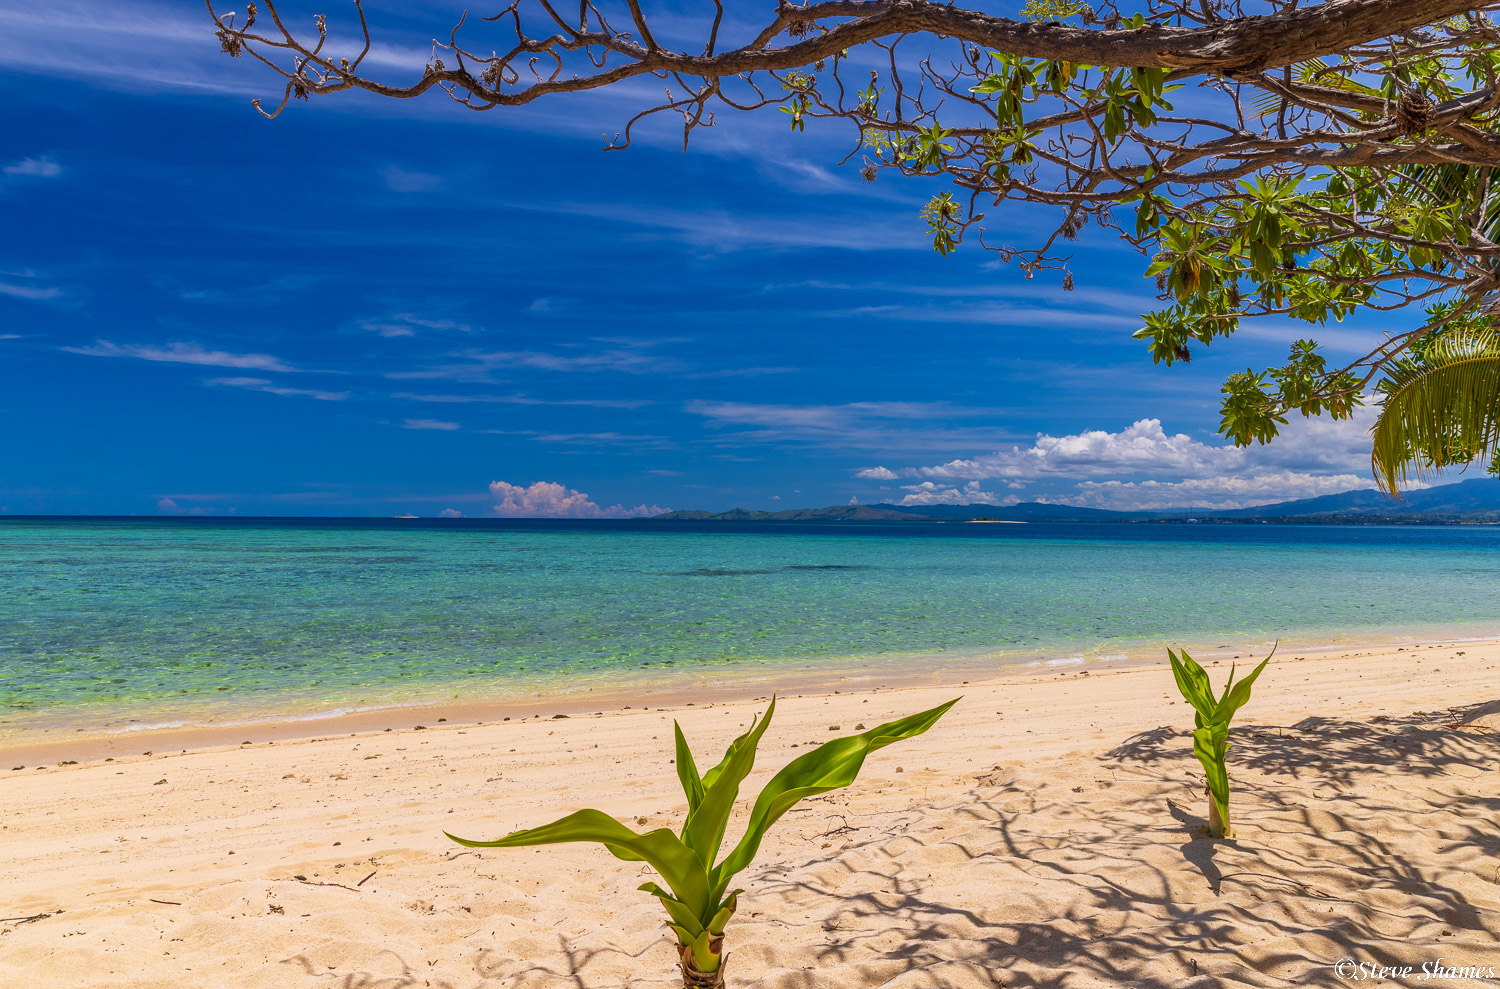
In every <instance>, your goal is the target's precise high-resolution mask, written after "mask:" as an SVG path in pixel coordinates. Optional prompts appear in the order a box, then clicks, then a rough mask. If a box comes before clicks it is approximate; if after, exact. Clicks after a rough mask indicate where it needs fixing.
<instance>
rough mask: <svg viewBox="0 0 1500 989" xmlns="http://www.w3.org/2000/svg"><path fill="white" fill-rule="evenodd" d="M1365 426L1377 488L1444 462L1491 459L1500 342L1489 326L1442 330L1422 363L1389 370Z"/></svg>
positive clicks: (1499, 432) (1497, 431) (1497, 435)
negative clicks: (1381, 397)
mask: <svg viewBox="0 0 1500 989" xmlns="http://www.w3.org/2000/svg"><path fill="white" fill-rule="evenodd" d="M1385 390H1386V396H1385V402H1384V405H1383V407H1382V408H1381V410H1380V416H1379V418H1377V419H1376V421H1375V425H1374V427H1373V428H1372V429H1371V450H1370V465H1371V468H1372V469H1373V470H1374V473H1375V480H1376V483H1377V484H1379V485H1380V487H1381V488H1382V489H1383V490H1385V491H1386V492H1387V493H1389V494H1392V495H1396V496H1397V497H1399V494H1400V485H1401V484H1402V483H1404V482H1406V481H1408V480H1410V479H1413V478H1415V479H1423V478H1426V477H1429V476H1431V474H1432V473H1433V472H1434V471H1436V470H1437V469H1439V468H1441V467H1444V466H1446V465H1449V464H1467V463H1468V462H1469V461H1471V460H1473V459H1474V458H1476V457H1484V458H1489V457H1491V456H1492V455H1493V454H1494V453H1495V451H1496V446H1497V439H1500V415H1497V413H1500V340H1497V339H1496V336H1495V334H1494V332H1493V331H1491V330H1488V329H1469V328H1464V329H1460V330H1452V331H1448V332H1444V333H1441V334H1440V335H1439V336H1438V338H1437V339H1436V340H1434V341H1433V342H1432V344H1431V345H1430V346H1429V347H1428V348H1427V350H1426V352H1425V354H1424V355H1423V359H1422V360H1421V361H1420V362H1418V361H1406V362H1403V363H1402V364H1400V365H1397V366H1395V367H1393V368H1392V369H1391V371H1390V373H1389V376H1388V380H1387V382H1386V384H1385Z"/></svg>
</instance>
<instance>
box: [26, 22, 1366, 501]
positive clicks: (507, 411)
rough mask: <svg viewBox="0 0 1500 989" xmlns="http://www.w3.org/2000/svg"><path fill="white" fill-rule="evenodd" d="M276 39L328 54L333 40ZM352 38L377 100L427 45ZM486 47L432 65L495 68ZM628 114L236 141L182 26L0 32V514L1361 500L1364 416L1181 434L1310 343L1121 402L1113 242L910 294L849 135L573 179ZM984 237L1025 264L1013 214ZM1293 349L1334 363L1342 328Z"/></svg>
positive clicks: (476, 42) (1139, 371)
mask: <svg viewBox="0 0 1500 989" xmlns="http://www.w3.org/2000/svg"><path fill="white" fill-rule="evenodd" d="M304 8H305V10H304ZM325 8H326V10H325ZM286 9H287V12H288V15H289V17H290V19H291V20H292V22H293V23H297V24H301V25H302V26H303V27H307V26H308V25H310V21H311V14H312V13H314V12H326V13H327V14H328V15H329V24H330V31H331V34H332V36H333V44H335V45H338V44H340V43H342V42H345V41H347V40H349V39H350V38H351V37H352V35H351V34H350V31H351V30H352V29H353V25H354V20H353V9H352V7H350V6H344V5H341V4H328V5H322V6H318V7H317V10H316V11H314V10H313V8H312V7H310V6H308V5H306V4H297V3H289V4H287V5H286ZM367 9H368V10H369V11H370V16H371V21H372V23H373V24H374V25H375V27H376V42H377V44H376V48H375V50H374V53H373V55H372V60H371V62H370V63H368V64H369V65H370V67H371V68H370V71H371V73H372V74H375V75H379V76H381V77H383V78H388V79H391V80H409V79H413V78H415V77H416V76H417V75H418V74H419V73H420V69H421V65H422V64H423V62H424V60H425V59H426V58H427V57H429V55H430V53H431V48H430V42H429V41H427V40H426V39H430V38H432V37H434V36H437V35H443V36H446V35H447V33H448V31H449V29H450V28H451V26H452V24H453V22H454V21H455V20H456V17H457V15H458V14H460V13H461V12H462V11H461V7H460V6H459V5H457V4H449V3H440V2H437V0H424V2H406V3H394V2H385V3H380V2H377V3H372V4H367ZM299 18H300V20H299ZM667 23H668V27H667V28H665V29H664V30H673V29H677V30H682V31H685V32H686V31H691V30H692V27H691V25H690V24H688V23H687V22H682V23H680V24H679V23H678V22H676V21H670V20H669V21H668V22H667ZM488 30H492V29H490V28H487V27H485V26H483V25H481V26H479V27H476V28H473V29H466V35H465V37H467V38H468V39H469V41H470V44H471V45H473V46H474V47H476V48H488V47H498V46H500V45H501V44H503V38H501V37H499V36H498V35H496V36H495V37H494V40H493V41H490V42H489V43H488V44H486V41H487V39H486V37H485V35H486V31H488ZM659 33H660V32H659ZM424 45H425V47H424ZM644 85H646V84H644V83H643V84H641V85H640V86H635V87H633V88H626V89H622V90H620V91H608V92H604V93H597V94H589V95H584V96H563V97H556V98H551V99H547V100H544V101H541V102H539V103H537V104H532V105H531V106H528V107H525V108H521V109H515V110H507V109H497V110H493V111H490V112H487V113H483V114H479V113H473V112H471V111H466V110H463V109H462V108H460V107H457V106H455V105H453V104H452V103H451V102H449V101H448V100H447V99H446V97H443V96H441V95H440V94H437V95H435V94H429V96H428V97H427V98H424V99H420V100H412V101H392V100H382V99H378V98H375V97H367V96H363V95H358V94H344V95H342V96H335V97H332V98H324V99H317V100H313V101H310V102H307V103H296V104H295V105H293V106H291V107H290V108H289V109H288V110H287V111H286V112H285V113H283V114H282V115H281V116H280V117H278V118H277V119H275V120H267V119H264V118H263V117H261V116H260V115H259V114H257V113H256V112H255V110H254V109H252V107H251V106H250V103H249V101H250V100H251V99H253V98H262V99H265V100H267V101H268V103H269V104H270V105H274V104H275V102H276V101H277V100H278V99H279V96H280V87H279V86H278V85H277V84H276V80H275V79H274V78H273V77H272V76H271V75H270V73H269V72H268V71H267V70H265V69H263V68H262V67H259V66H257V65H256V64H255V63H253V62H252V61H250V60H249V59H244V58H242V59H239V60H232V59H230V58H228V57H227V56H225V55H223V54H222V53H220V51H219V45H218V42H217V41H216V40H215V39H214V37H213V31H212V26H211V24H210V22H209V20H208V16H207V14H206V12H205V11H204V10H203V8H202V7H201V6H199V5H197V4H195V3H190V2H163V0H135V2H133V3H131V4H129V5H125V6H124V7H121V6H120V5H100V4H97V3H94V2H89V0H49V2H48V3H46V4H8V5H6V4H0V87H3V88H4V90H5V92H6V95H7V98H6V100H5V101H4V102H3V103H0V133H3V134H4V135H5V136H4V139H3V140H0V232H3V237H0V415H3V416H4V418H5V420H6V423H7V428H6V429H5V430H4V433H3V439H0V514H4V513H10V514H122V515H130V514H142V515H155V514H168V515H170V514H238V515H376V516H379V515H396V514H407V513H409V514H415V515H421V516H432V515H440V514H442V515H463V516H467V517H475V516H493V515H538V516H548V515H559V516H569V517H613V516H622V515H630V514H640V513H651V512H656V511H659V510H666V509H669V508H670V509H688V508H705V509H710V510H723V509H728V508H731V507H736V506H738V507H745V508H755V509H767V510H777V509H781V508H794V507H809V506H822V505H830V504H846V503H849V502H851V501H857V502H858V503H861V504H872V503H881V502H890V503H897V504H906V505H921V504H931V503H943V504H961V503H983V504H995V505H1004V504H1013V503H1015V502H1017V501H1035V500H1044V501H1052V502H1065V503H1069V504H1077V505H1088V506H1094V507H1104V508H1122V509H1133V508H1161V507H1168V506H1181V505H1199V506H1214V507H1239V506H1246V505H1254V504H1263V503H1268V502H1274V501H1282V500H1287V499H1290V498H1298V497H1309V496H1314V495H1321V494H1328V493H1333V492H1336V491H1344V490H1349V489H1352V488H1361V487H1371V486H1373V485H1372V482H1371V481H1370V475H1369V446H1368V439H1367V435H1368V428H1369V424H1370V419H1371V417H1370V415H1369V413H1368V411H1366V412H1362V413H1361V414H1359V415H1357V416H1356V417H1355V419H1354V420H1352V421H1349V422H1344V423H1335V422H1330V421H1324V420H1311V421H1306V422H1304V421H1301V420H1298V421H1296V422H1293V423H1292V424H1291V426H1290V427H1289V428H1288V430H1287V432H1286V434H1285V435H1284V436H1283V438H1281V439H1280V440H1278V441H1277V442H1276V443H1274V444H1272V445H1271V446H1269V447H1264V448H1251V449H1248V450H1235V449H1233V448H1232V447H1230V446H1228V445H1226V443H1225V442H1224V441H1223V440H1222V439H1221V438H1220V437H1218V436H1217V434H1216V427H1217V423H1218V400H1219V387H1220V384H1221V383H1222V381H1223V378H1224V377H1225V375H1227V374H1229V373H1232V372H1234V371H1237V370H1243V369H1244V368H1246V367H1256V368H1259V367H1262V366H1264V365H1266V364H1269V363H1274V362H1278V361H1279V360H1281V359H1282V358H1283V357H1284V355H1285V352H1286V348H1287V345H1288V344H1289V343H1290V342H1291V341H1292V340H1293V339H1295V338H1297V337H1298V336H1302V335H1306V334H1307V332H1308V330H1307V328H1305V327H1302V326H1300V325H1297V324H1293V323H1290V322H1271V323H1264V324H1260V325H1255V326H1247V327H1246V328H1245V329H1242V330H1241V332H1240V333H1239V334H1238V335H1237V336H1236V337H1234V338H1233V339H1232V340H1230V341H1229V342H1227V343H1226V344H1223V345H1218V346H1216V347H1215V348H1213V349H1212V350H1210V351H1204V352H1200V353H1198V354H1197V355H1195V359H1194V360H1193V362H1192V363H1190V364H1186V365H1176V366H1174V367H1171V368H1167V367H1156V366H1153V365H1152V364H1151V362H1150V359H1149V357H1148V356H1147V353H1146V349H1145V346H1144V344H1143V343H1141V342H1140V341H1136V340H1134V339H1132V337H1131V333H1132V331H1133V330H1135V329H1136V328H1137V327H1138V326H1139V325H1140V322H1139V314H1140V313H1141V312H1144V311H1148V310H1150V309H1152V308H1155V307H1156V306H1157V302H1156V300H1155V298H1154V293H1155V288H1154V285H1153V284H1152V283H1151V282H1150V281H1148V280H1147V279H1145V278H1144V277H1142V271H1143V269H1144V262H1143V261H1142V260H1141V259H1140V258H1139V257H1138V256H1136V255H1135V254H1133V253H1132V252H1131V251H1130V250H1129V249H1128V248H1127V247H1126V246H1125V245H1123V244H1122V243H1121V242H1120V241H1119V240H1118V239H1117V237H1116V236H1115V235H1113V234H1111V233H1110V232H1108V231H1101V230H1095V229H1091V230H1089V231H1087V232H1085V233H1084V234H1083V236H1082V237H1081V238H1080V240H1079V242H1078V243H1077V245H1076V252H1075V253H1074V255H1073V261H1072V269H1073V272H1074V277H1075V280H1076V286H1077V287H1076V289H1075V290H1074V291H1072V292H1065V291H1063V290H1062V288H1061V286H1060V285H1059V284H1058V282H1057V280H1056V279H1055V278H1053V277H1050V276H1048V275H1046V274H1039V275H1037V277H1036V278H1034V279H1031V280H1028V279H1026V278H1025V277H1024V276H1023V274H1022V273H1021V272H1020V271H1018V270H1017V269H1016V268H1015V267H1013V266H1006V265H1005V264H1003V263H1001V262H1000V261H999V259H998V258H997V257H996V256H995V255H994V254H992V253H989V252H986V251H983V250H981V249H978V248H977V247H970V246H967V245H966V246H965V247H964V248H962V249H961V250H959V251H958V252H957V253H956V254H954V255H952V256H949V257H947V258H944V257H940V256H939V255H937V254H936V253H935V252H934V251H933V250H932V247H931V244H930V241H928V240H927V239H926V237H925V236H924V225H923V224H922V222H921V220H920V218H919V216H918V210H919V209H920V207H921V205H922V204H923V203H924V202H925V201H926V199H927V198H928V196H930V195H931V194H932V192H933V191H934V189H935V188H936V187H933V186H926V185H923V184H922V183H919V182H903V181H902V180H901V179H899V178H897V177H895V176H893V175H889V174H885V175H882V176H881V177H880V178H879V180H878V181H876V182H874V183H865V182H864V181H862V180H861V178H860V176H859V175H858V172H857V168H858V160H857V158H856V160H855V161H854V163H853V164H850V165H846V166H843V167H839V165H838V161H839V159H840V158H841V157H842V156H843V155H844V154H845V153H847V151H848V150H849V147H848V136H849V135H847V134H845V133H842V132H839V131H835V130H833V129H829V128H824V129H822V130H820V129H819V128H818V126H817V125H816V124H814V125H812V126H809V128H808V130H807V132H806V133H803V134H794V133H791V132H789V130H788V129H787V126H786V117H785V115H783V114H778V113H774V112H773V113H766V114H733V113H729V112H727V111H722V110H721V111H720V113H719V115H718V125H717V126H716V127H715V128H713V129H712V130H706V131H700V132H699V133H698V135H697V136H695V138H694V140H693V143H692V145H691V146H690V147H689V148H688V150H687V151H686V152H685V153H684V151H683V149H682V146H681V134H680V131H674V130H673V129H672V128H671V127H669V126H661V127H657V128H649V127H648V128H647V129H646V130H644V131H642V132H641V133H640V135H638V137H639V139H638V141H637V143H636V144H635V146H634V147H633V148H631V149H630V150H628V151H624V152H611V153H604V152H603V151H602V141H601V135H602V134H604V133H614V132H615V131H617V130H619V129H620V128H621V127H622V126H623V123H624V121H625V120H626V119H628V117H629V116H630V115H631V114H632V113H633V112H634V111H635V110H637V109H640V108H641V107H643V106H644V105H646V103H647V102H648V101H649V100H650V99H651V98H652V96H653V95H654V94H653V93H652V92H651V91H649V89H643V88H641V86H644ZM1007 209H1008V207H1007ZM986 226H987V228H988V230H989V234H988V236H990V237H993V238H996V239H1001V238H1004V239H1008V240H1010V241H1011V242H1014V243H1018V244H1024V243H1029V241H1028V237H1030V236H1035V235H1040V234H1043V233H1044V232H1045V231H1044V228H1043V219H1042V218H1040V217H1039V216H1038V215H1037V214H1035V213H1028V212H1026V211H1025V210H1024V209H1017V210H1014V211H1010V212H1006V213H1004V214H1003V215H1001V214H999V213H997V214H994V215H993V216H992V217H991V218H989V219H987V221H986ZM1049 229H1050V228H1049ZM1384 325H1385V326H1387V327H1389V326H1390V325H1392V324H1391V323H1390V322H1389V321H1387V322H1386V323H1385V324H1384ZM1314 335H1316V336H1317V338H1318V339H1320V340H1322V341H1323V342H1324V344H1325V346H1326V347H1327V350H1328V353H1329V355H1330V357H1331V358H1332V359H1335V360H1337V359H1350V358H1352V357H1355V356H1358V354H1360V353H1363V352H1364V351H1365V350H1367V349H1368V347H1369V345H1370V344H1371V343H1372V342H1374V341H1376V340H1378V339H1379V337H1380V327H1379V326H1377V325H1375V324H1374V323H1372V322H1370V321H1369V319H1368V317H1360V318H1355V319H1351V320H1350V321H1349V322H1347V323H1345V324H1342V325H1338V326H1334V327H1330V328H1327V329H1322V330H1317V331H1316V332H1315V334H1314Z"/></svg>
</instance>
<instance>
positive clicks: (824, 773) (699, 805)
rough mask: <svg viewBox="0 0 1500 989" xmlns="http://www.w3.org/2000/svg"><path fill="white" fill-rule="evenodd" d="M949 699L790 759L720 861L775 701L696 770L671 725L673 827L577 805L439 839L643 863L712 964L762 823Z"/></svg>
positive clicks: (685, 944) (688, 943) (912, 730)
mask: <svg viewBox="0 0 1500 989" xmlns="http://www.w3.org/2000/svg"><path fill="white" fill-rule="evenodd" d="M956 703H958V700H957V699H954V700H951V701H949V702H948V703H946V704H942V705H939V706H938V707H935V708H932V709H931V710H929V711H923V712H921V713H920V714H914V715H912V716H910V717H907V718H901V719H899V720H897V721H891V722H888V723H886V724H883V725H878V726H876V727H874V728H871V729H870V730H869V731H866V732H863V733H861V734H858V735H850V736H847V737H844V738H836V739H834V740H833V741H830V742H825V743H823V744H822V745H820V746H818V747H817V748H815V749H813V750H812V751H810V752H807V753H805V754H803V755H801V756H799V757H797V758H796V759H793V760H792V761H791V762H789V763H787V765H786V766H785V767H783V768H782V770H781V771H780V772H778V773H777V774H776V775H775V776H773V777H772V778H771V780H770V782H769V783H767V784H766V786H765V788H764V789H762V790H761V792H760V795H759V796H758V797H757V798H756V800H755V804H754V806H753V807H752V808H751V811H750V819H749V821H748V823H747V824H746V826H745V833H744V835H743V836H742V837H741V838H740V840H739V842H738V843H737V844H736V845H735V846H734V848H733V849H732V850H730V852H729V854H728V855H725V856H724V857H723V858H722V859H719V852H720V850H721V847H722V845H723V843H724V833H725V830H726V829H727V827H728V824H729V817H730V814H731V812H732V811H733V810H734V805H735V802H736V801H737V800H738V799H739V792H740V784H741V783H742V782H744V780H745V777H746V776H748V775H749V774H750V770H751V769H752V768H753V767H754V765H755V752H756V747H757V745H759V743H760V739H761V736H762V735H764V734H765V731H766V729H767V728H768V727H770V724H771V716H772V715H773V714H774V713H775V712H776V702H775V700H774V699H773V700H772V701H771V706H770V707H769V708H767V710H766V714H765V717H764V718H761V719H759V720H758V721H752V722H751V725H750V728H749V729H748V730H747V731H746V732H745V733H744V734H743V735H741V736H739V737H738V738H736V739H735V740H734V741H733V742H731V743H730V745H729V748H728V750H727V751H726V752H725V753H724V758H723V759H721V760H719V762H718V764H717V765H715V766H714V767H713V768H712V769H710V770H708V772H706V773H702V774H700V773H699V772H698V767H697V764H696V763H695V762H694V760H693V754H692V751H691V750H690V749H689V748H688V744H687V740H686V738H684V737H683V734H682V728H681V727H680V726H678V725H676V724H675V723H674V725H673V728H674V731H675V738H676V746H677V752H676V765H677V778H678V780H679V782H681V784H682V790H683V793H684V794H686V796H687V802H688V813H687V819H686V821H684V823H683V826H682V830H681V832H680V833H677V834H674V833H672V831H670V830H669V829H666V828H658V829H657V830H655V831H649V832H647V833H645V834H639V833H637V832H635V831H633V830H631V829H630V828H628V827H626V826H625V825H623V824H621V823H620V822H619V821H617V820H615V819H614V818H613V817H610V816H609V815H608V814H605V813H604V812H602V811H598V810H580V811H577V812H575V813H573V814H569V815H568V816H567V817H564V818H562V819H561V820H559V821H556V822H554V823H552V824H547V825H543V826H542V827H538V828H530V829H527V830H524V831H516V832H513V833H512V834H508V835H506V836H505V837H503V838H497V839H495V840H494V841H472V840H469V839H466V838H459V837H456V836H454V835H451V834H449V835H448V837H449V838H451V839H453V840H454V841H456V842H458V843H459V844H460V845H467V846H469V847H471V848H519V847H524V846H529V845H551V844H558V843H561V842H572V841H589V842H597V843H599V844H601V845H603V846H604V847H605V848H606V849H608V850H609V852H610V853H611V854H612V855H614V856H615V857H616V858H619V859H623V860H625V861H627V862H645V863H647V864H648V865H650V866H651V867H652V868H653V869H655V870H656V872H657V874H658V875H659V876H661V878H662V879H663V880H664V881H665V882H666V884H667V885H666V888H665V889H664V888H662V887H661V886H659V885H658V884H656V883H654V882H648V883H645V884H643V885H642V886H641V887H640V888H641V889H642V890H644V891H645V892H648V893H650V894H651V895H653V896H655V897H656V898H657V899H658V900H659V901H660V902H661V904H662V906H663V907H665V908H666V911H667V915H668V918H669V921H668V926H669V927H671V929H672V931H673V932H674V933H675V934H676V935H677V939H678V943H679V944H680V945H681V946H682V948H683V949H685V951H687V952H691V956H692V958H693V961H694V963H695V964H696V966H697V968H698V969H699V970H700V971H703V972H715V971H718V968H719V965H720V963H721V961H722V957H723V956H722V949H721V945H722V939H723V936H724V926H725V925H726V924H727V923H728V922H729V919H730V917H732V916H733V915H734V912H735V908H736V906H737V905H738V902H739V894H740V893H741V892H743V891H742V890H739V889H734V890H731V889H730V888H729V884H730V882H731V881H732V880H733V879H734V877H735V876H736V875H737V874H738V873H740V872H742V871H743V870H744V869H745V868H746V867H747V866H748V865H749V864H750V863H751V861H752V860H753V859H754V858H755V853H756V852H757V851H758V850H759V849H760V844H761V841H762V839H763V838H764V837H765V834H766V832H767V831H768V830H769V829H770V827H771V825H773V824H775V823H776V821H777V820H779V819H780V818H781V816H782V815H783V814H785V813H786V812H787V811H788V810H790V809H791V808H792V807H793V806H794V805H795V804H796V803H797V802H798V801H800V800H803V799H805V798H807V797H811V796H816V795H817V794H820V793H827V792H828V791H829V790H834V789H838V788H840V787H845V786H848V785H849V784H851V783H853V782H854V779H855V777H856V776H857V775H858V774H859V770H860V767H862V766H863V765H864V761H865V757H866V756H868V755H869V754H870V753H871V752H874V751H876V750H877V749H881V748H884V747H885V746H887V745H890V744H891V743H893V742H899V741H903V740H905V739H908V738H914V737H916V736H917V735H920V734H922V733H923V732H925V731H927V729H929V728H931V727H932V726H933V725H934V724H936V723H937V720H938V719H939V718H941V717H942V716H943V715H944V714H945V713H946V712H947V711H948V709H949V708H950V707H952V706H953V705H954V704H956ZM444 833H445V834H446V832H444ZM716 859H717V860H718V861H717V864H716V862H715V860H716Z"/></svg>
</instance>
